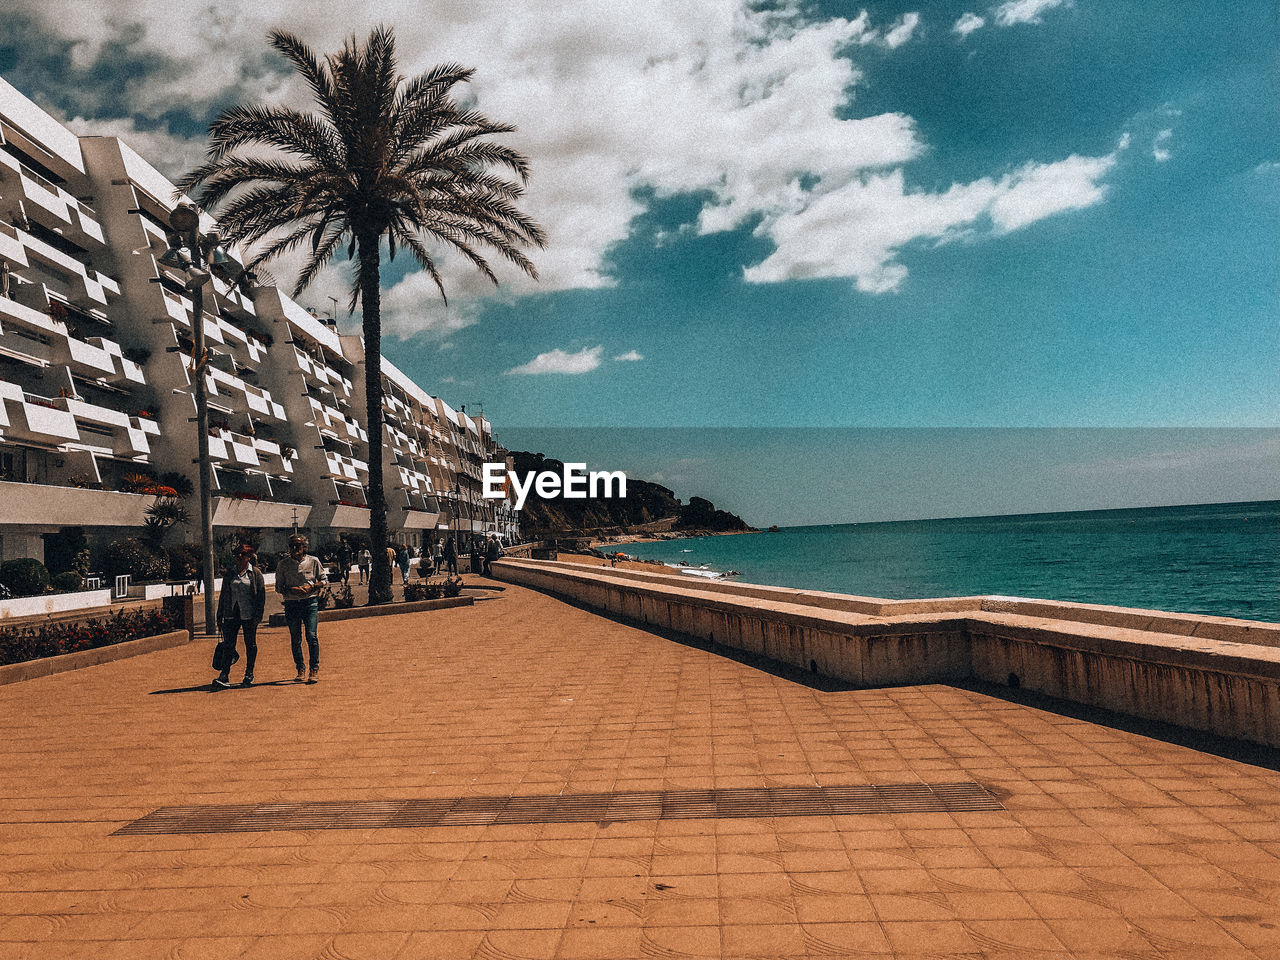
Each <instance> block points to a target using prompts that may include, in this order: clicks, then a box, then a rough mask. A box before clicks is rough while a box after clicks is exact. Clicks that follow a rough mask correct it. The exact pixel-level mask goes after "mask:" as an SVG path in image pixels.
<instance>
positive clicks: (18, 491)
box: [0, 481, 156, 527]
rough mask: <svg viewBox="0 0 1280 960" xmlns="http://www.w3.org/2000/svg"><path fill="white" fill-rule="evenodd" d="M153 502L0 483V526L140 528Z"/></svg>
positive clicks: (125, 495)
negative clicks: (19, 524) (10, 524)
mask: <svg viewBox="0 0 1280 960" xmlns="http://www.w3.org/2000/svg"><path fill="white" fill-rule="evenodd" d="M155 499H156V498H155V497H151V496H144V495H142V494H137V493H115V492H113V491H110V490H90V489H84V488H80V487H69V486H54V485H51V484H39V483H11V482H7V481H0V524H8V523H21V524H35V525H39V526H50V527H63V526H77V527H87V526H95V527H99V526H101V527H117V526H118V527H141V526H142V525H143V523H144V522H145V521H146V509H147V507H149V506H151V504H152V503H154V502H155Z"/></svg>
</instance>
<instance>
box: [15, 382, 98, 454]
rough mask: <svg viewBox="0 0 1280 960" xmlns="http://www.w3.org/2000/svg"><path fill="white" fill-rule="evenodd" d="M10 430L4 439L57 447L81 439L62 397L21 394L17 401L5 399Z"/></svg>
mask: <svg viewBox="0 0 1280 960" xmlns="http://www.w3.org/2000/svg"><path fill="white" fill-rule="evenodd" d="M5 413H6V414H7V416H8V421H9V427H8V429H7V430H6V431H5V436H6V438H9V439H15V440H27V441H30V442H33V443H39V444H46V445H48V444H54V445H56V444H60V443H66V442H68V441H77V440H79V439H80V429H79V428H78V427H77V426H76V418H75V416H74V415H73V414H71V413H70V412H69V411H68V410H67V401H66V399H64V398H61V397H60V398H57V399H54V398H52V397H42V396H40V395H38V394H34V393H25V392H24V393H23V394H22V398H21V400H20V401H18V402H10V401H9V398H8V397H6V398H5Z"/></svg>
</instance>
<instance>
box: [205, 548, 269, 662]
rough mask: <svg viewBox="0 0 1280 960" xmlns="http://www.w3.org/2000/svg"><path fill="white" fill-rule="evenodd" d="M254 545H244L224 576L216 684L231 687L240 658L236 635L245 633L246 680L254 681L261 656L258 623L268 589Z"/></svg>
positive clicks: (219, 619) (219, 599)
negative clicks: (232, 667) (232, 676)
mask: <svg viewBox="0 0 1280 960" xmlns="http://www.w3.org/2000/svg"><path fill="white" fill-rule="evenodd" d="M254 559H255V554H254V551H253V547H251V546H249V545H248V544H245V545H244V546H242V547H241V548H240V549H239V550H238V551H236V555H235V560H234V561H233V562H232V564H231V566H230V567H228V568H227V571H226V572H225V573H224V574H223V575H222V592H221V593H220V595H219V596H218V628H219V632H220V633H221V634H222V641H221V643H219V644H218V645H219V647H221V648H222V651H221V663H222V668H221V672H220V673H219V674H218V676H217V677H215V678H214V681H213V685H214V686H215V687H229V686H231V665H232V664H233V663H235V661H236V660H237V659H239V655H238V654H237V653H236V634H237V633H243V634H244V654H245V662H244V679H243V680H242V681H241V683H242V684H243V685H244V686H246V687H247V686H249V685H250V684H251V683H253V665H254V662H255V661H256V660H257V659H258V624H259V623H261V622H262V613H263V610H264V608H265V607H266V605H267V588H266V584H265V582H264V581H263V579H262V571H260V570H259V569H258V568H257V567H256V566H254V563H253V561H254Z"/></svg>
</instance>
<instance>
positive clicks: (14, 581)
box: [0, 557, 49, 597]
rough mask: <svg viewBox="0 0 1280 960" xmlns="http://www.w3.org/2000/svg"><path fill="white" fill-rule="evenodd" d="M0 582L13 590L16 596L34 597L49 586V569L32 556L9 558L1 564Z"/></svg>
mask: <svg viewBox="0 0 1280 960" xmlns="http://www.w3.org/2000/svg"><path fill="white" fill-rule="evenodd" d="M0 582H3V583H4V585H5V586H6V587H8V588H9V589H10V590H12V591H13V595H14V596H15V597H34V596H37V595H38V594H41V593H44V592H45V588H46V587H48V586H49V571H48V570H46V569H45V567H44V564H43V563H41V562H40V561H39V560H35V559H32V558H31V557H23V558H22V559H21V560H8V561H5V563H3V564H0Z"/></svg>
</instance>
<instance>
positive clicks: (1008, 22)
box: [995, 0, 1070, 27]
mask: <svg viewBox="0 0 1280 960" xmlns="http://www.w3.org/2000/svg"><path fill="white" fill-rule="evenodd" d="M1069 3H1070V0H1008V2H1007V3H1002V4H1000V6H998V7H996V9H995V15H996V23H998V24H999V25H1000V26H1002V27H1011V26H1013V25H1014V24H1017V23H1039V22H1040V15H1041V14H1042V13H1045V12H1046V11H1049V10H1053V9H1054V8H1055V7H1063V6H1067V5H1068V4H1069Z"/></svg>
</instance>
